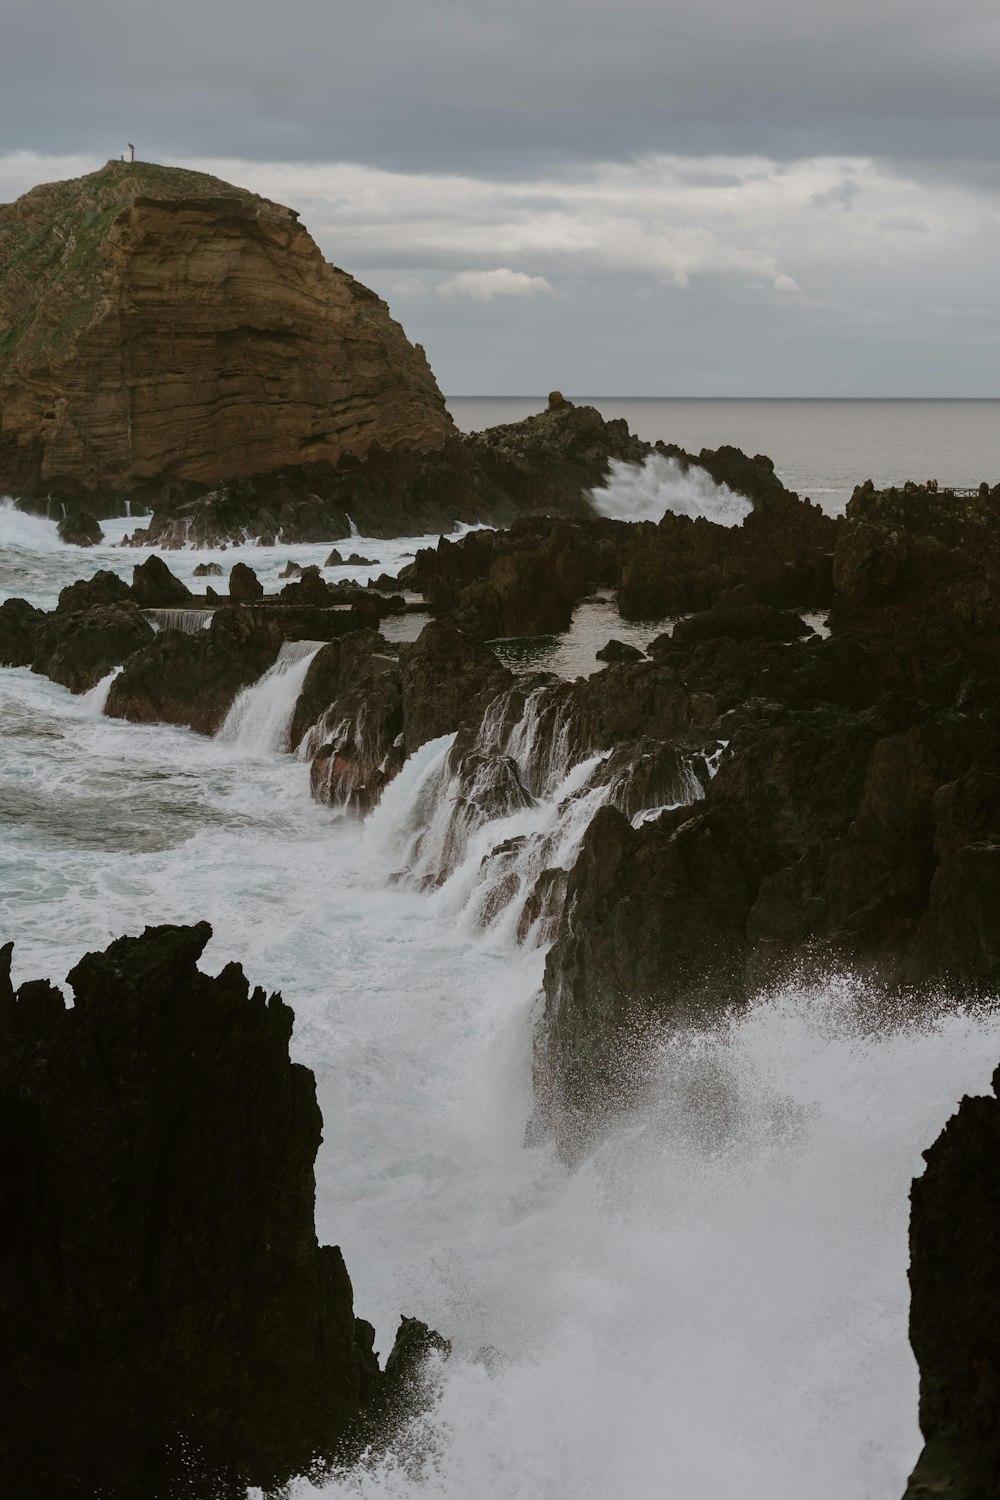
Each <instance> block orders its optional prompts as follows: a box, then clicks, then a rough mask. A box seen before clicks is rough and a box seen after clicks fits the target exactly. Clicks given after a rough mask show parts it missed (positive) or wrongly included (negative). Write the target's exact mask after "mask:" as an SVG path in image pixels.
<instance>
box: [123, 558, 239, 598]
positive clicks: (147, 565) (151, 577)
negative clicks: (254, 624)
mask: <svg viewBox="0 0 1000 1500" xmlns="http://www.w3.org/2000/svg"><path fill="white" fill-rule="evenodd" d="M237 566H239V564H237ZM261 592H262V593H263V590H261ZM132 598H133V599H134V600H135V602H136V604H138V605H139V606H140V608H141V609H184V608H185V607H186V606H188V605H190V604H192V603H193V602H194V601H193V599H192V596H191V590H190V589H189V588H188V587H187V585H186V584H184V583H181V581H180V579H179V578H178V577H176V575H175V574H173V573H171V571H170V569H169V568H168V567H167V565H166V563H165V562H164V561H163V558H162V557H155V556H154V557H147V558H146V561H145V562H143V563H138V564H137V565H136V566H135V567H134V568H133V569H132Z"/></svg>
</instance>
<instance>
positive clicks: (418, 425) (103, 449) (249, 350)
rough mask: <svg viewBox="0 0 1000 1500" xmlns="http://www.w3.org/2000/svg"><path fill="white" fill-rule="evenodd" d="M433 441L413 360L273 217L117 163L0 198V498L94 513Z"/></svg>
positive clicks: (292, 218) (357, 288) (371, 298)
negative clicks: (116, 500) (5, 200)
mask: <svg viewBox="0 0 1000 1500" xmlns="http://www.w3.org/2000/svg"><path fill="white" fill-rule="evenodd" d="M451 432H452V424H451V419H450V417H449V416H448V414H447V411H446V409H445V406H444V402H443V399H442V397H441V395H440V392H439V391H438V389H437V386H436V384H435V382H434V378H433V376H432V374H431V372H430V369H429V367H428V365H427V361H426V359H425V357H424V354H423V351H422V350H421V349H420V348H419V346H417V347H414V346H413V345H411V344H409V343H408V342H407V340H406V338H405V336H404V334H403V331H402V329H401V328H400V326H399V324H398V323H395V322H394V321H393V319H392V318H391V317H390V315H389V310H388V308H387V307H386V305H385V303H384V302H382V301H381V300H380V299H379V298H378V297H377V296H376V295H375V294H374V293H373V292H370V291H369V290H368V289H367V288H365V287H363V286H361V285H360V283H359V282H357V281H355V280H354V279H353V277H351V276H349V275H347V273H346V272H344V271H340V270H338V269H337V268H336V267H334V266H331V265H329V264H328V263H327V262H326V261H325V260H324V259H323V256H322V255H321V253H320V251H319V249H318V248H317V246H316V244H315V243H314V241H313V240H312V239H311V238H310V236H309V234H308V233H307V232H306V230H305V229H304V228H303V227H302V225H301V224H300V223H299V222H298V216H297V214H295V213H294V212H293V211H292V210H291V209H288V208H284V207H282V206H281V205H280V204H277V203H271V202H269V201H268V200H267V199H265V198H260V197H258V196H257V195H256V194H254V193H250V192H247V191H245V190H244V189H241V188H237V187H234V186H232V185H231V184H229V183H226V182H222V181H220V180H219V179H217V178H214V177H210V176H206V175H205V174H203V173H200V172H190V171H186V170H181V169H180V168H174V167H161V166H156V165H153V164H152V163H148V162H134V163H123V162H116V161H110V162H108V163H107V165H106V166H104V167H102V168H101V170H100V171H98V172H94V173H91V174H90V175H89V176H86V177H81V178H77V179H74V180H73V181H69V182H58V183H51V184H48V185H46V186H43V187H38V188H34V189H33V190H32V191H31V192H29V193H27V194H25V196H24V197H23V198H20V199H18V201H17V202H16V203H13V204H9V205H6V206H5V207H3V208H0V491H5V492H8V493H12V494H17V495H21V496H24V497H27V498H36V499H39V500H47V499H49V498H51V499H54V500H55V501H57V502H59V501H62V502H66V501H69V502H70V503H72V504H75V505H78V506H80V507H81V508H83V509H88V508H93V507H92V505H91V503H90V501H89V500H87V502H86V504H85V505H84V504H83V502H84V500H86V497H93V500H94V504H97V505H102V504H103V505H104V506H105V507H107V506H108V503H109V500H112V499H113V497H116V496H118V497H124V496H130V497H136V498H141V497H143V496H149V497H156V496H158V495H160V494H161V493H162V492H164V491H165V490H166V489H169V487H171V486H180V487H181V490H182V491H183V489H184V487H185V486H193V487H195V489H197V488H199V487H200V488H201V490H205V489H206V488H211V487H212V486H215V485H217V484H218V483H219V482H220V481H224V480H225V481H239V480H240V479H241V478H243V477H244V476H249V475H254V474H264V473H273V472H275V471H277V470H279V469H280V468H282V467H283V466H286V465H290V466H293V467H295V468H301V467H302V466H308V465H315V464H325V465H328V466H331V467H333V466H335V465H336V464H337V463H338V462H339V461H340V460H341V459H343V458H344V457H345V456H346V455H351V456H352V457H353V459H354V460H361V459H363V458H364V456H365V455H366V454H367V453H368V452H369V451H370V450H372V449H374V448H376V447H377V448H378V450H379V451H380V452H389V453H391V452H393V451H395V450H397V449H402V450H407V451H414V452H430V451H435V450H437V449H439V448H440V447H441V445H442V444H443V443H444V441H445V440H446V439H447V438H448V436H449V435H450V433H451ZM104 513H105V514H107V513H108V510H107V508H105V512H104ZM111 513H114V511H113V510H112V512H111Z"/></svg>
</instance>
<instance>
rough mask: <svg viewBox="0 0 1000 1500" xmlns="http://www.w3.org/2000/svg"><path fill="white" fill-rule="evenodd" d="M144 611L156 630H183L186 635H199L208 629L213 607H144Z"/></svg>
mask: <svg viewBox="0 0 1000 1500" xmlns="http://www.w3.org/2000/svg"><path fill="white" fill-rule="evenodd" d="M142 613H143V614H144V615H145V617H146V619H147V620H148V621H149V623H150V625H152V627H153V629H154V630H183V631H184V633H185V635H197V633H198V631H199V630H207V629H208V627H209V625H211V623H212V615H213V614H214V613H215V611H214V610H211V609H144V610H143V611H142Z"/></svg>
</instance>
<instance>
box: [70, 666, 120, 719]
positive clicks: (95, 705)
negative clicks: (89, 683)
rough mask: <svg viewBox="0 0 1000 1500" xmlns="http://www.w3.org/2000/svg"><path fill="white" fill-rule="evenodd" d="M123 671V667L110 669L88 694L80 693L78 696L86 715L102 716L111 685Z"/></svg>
mask: <svg viewBox="0 0 1000 1500" xmlns="http://www.w3.org/2000/svg"><path fill="white" fill-rule="evenodd" d="M123 670H124V668H123V667H112V669H111V671H110V672H109V673H108V675H107V676H106V677H102V678H101V680H100V682H98V683H96V684H95V686H94V687H92V688H91V689H90V692H89V693H82V694H81V695H80V702H81V704H83V706H84V707H85V708H86V710H87V712H88V713H91V714H103V712H104V706H105V704H106V703H107V701H108V694H109V693H110V692H111V684H112V683H113V682H114V680H115V678H116V677H118V676H120V674H121V673H122V671H123Z"/></svg>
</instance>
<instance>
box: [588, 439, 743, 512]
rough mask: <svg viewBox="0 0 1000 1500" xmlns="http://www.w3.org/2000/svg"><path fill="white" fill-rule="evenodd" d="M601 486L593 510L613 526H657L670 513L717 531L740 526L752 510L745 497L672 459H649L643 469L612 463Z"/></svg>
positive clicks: (593, 496)
mask: <svg viewBox="0 0 1000 1500" xmlns="http://www.w3.org/2000/svg"><path fill="white" fill-rule="evenodd" d="M609 467H610V471H611V472H610V474H609V475H608V478H607V479H606V480H605V482H604V484H603V485H602V486H600V487H599V488H597V489H594V490H591V492H590V498H591V500H592V501H593V505H594V509H595V510H596V511H598V513H599V514H600V515H602V516H610V517H612V518H613V519H614V520H616V521H659V520H662V518H663V516H664V514H665V513H666V512H667V511H668V510H669V511H673V513H674V514H675V515H678V516H692V517H696V516H704V517H705V519H706V520H709V521H714V522H715V524H716V525H717V526H740V525H742V523H743V522H744V521H745V520H746V518H747V516H748V515H749V514H750V512H751V511H752V510H753V505H752V504H751V502H750V501H749V500H748V499H747V498H746V497H745V496H744V495H738V494H736V492H735V491H734V490H731V489H730V488H729V487H728V485H725V484H716V483H715V480H714V479H713V478H712V476H711V475H710V474H709V473H707V471H706V470H705V469H701V468H698V467H697V466H696V465H692V467H691V468H689V469H685V468H684V467H683V465H682V464H680V463H679V462H678V461H677V459H676V458H666V457H665V456H664V455H663V454H662V453H651V454H650V455H649V457H648V458H647V459H646V460H645V461H644V462H643V463H642V464H630V463H626V462H625V461H624V460H622V459H618V458H613V459H611V460H610V464H609Z"/></svg>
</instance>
